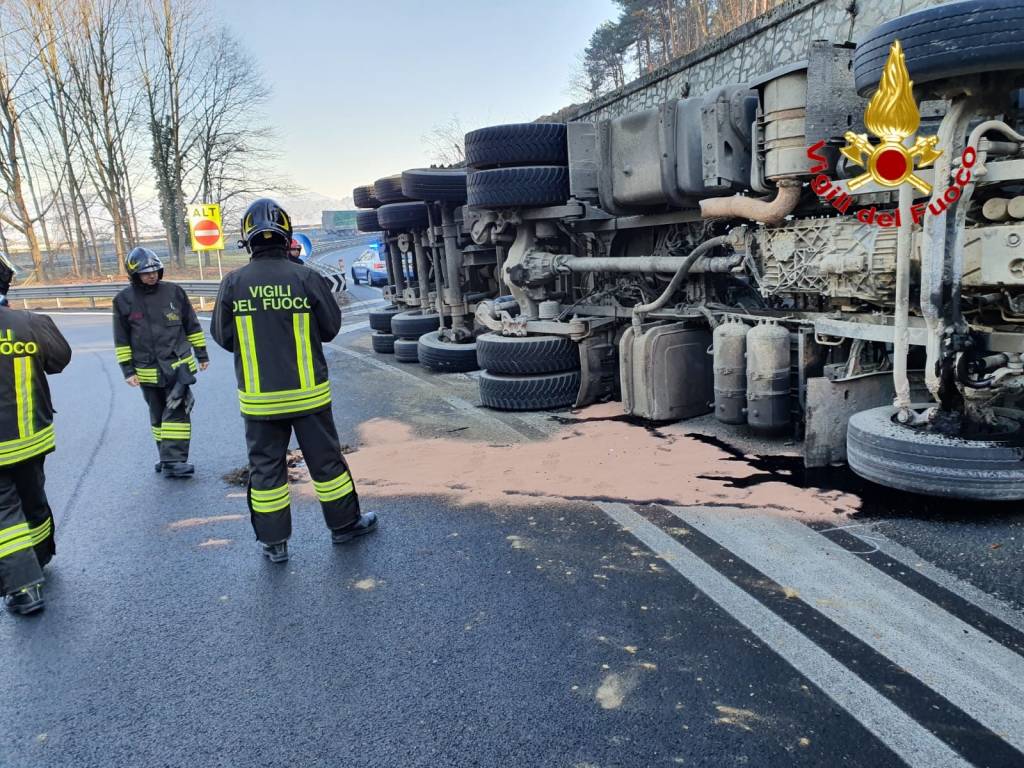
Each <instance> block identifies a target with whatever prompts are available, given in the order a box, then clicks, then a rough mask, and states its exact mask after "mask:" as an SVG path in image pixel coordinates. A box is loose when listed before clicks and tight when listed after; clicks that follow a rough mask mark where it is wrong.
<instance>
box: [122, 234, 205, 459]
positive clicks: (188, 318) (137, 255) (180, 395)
mask: <svg viewBox="0 0 1024 768" xmlns="http://www.w3.org/2000/svg"><path fill="white" fill-rule="evenodd" d="M125 268H126V270H127V272H128V275H129V277H130V279H131V285H129V286H128V287H127V288H125V289H124V290H123V291H121V292H120V293H119V294H117V296H116V297H115V298H114V349H115V352H116V354H117V362H118V363H120V365H121V373H122V374H123V375H124V378H125V381H126V382H127V383H128V384H129V385H131V386H133V387H138V386H141V387H142V396H143V397H144V398H145V399H146V404H147V405H148V406H149V423H150V426H151V428H152V430H153V439H154V440H155V441H156V447H157V451H158V453H159V461H157V463H156V466H155V467H154V469H156V471H157V472H163V474H164V477H171V478H185V477H191V476H192V475H193V474H194V473H195V467H194V466H193V465H192V464H189V463H188V449H189V443H190V441H191V439H192V423H191V419H190V414H191V412H192V406H193V404H194V402H195V398H194V397H193V396H192V391H191V386H192V385H193V384H195V381H196V380H195V376H194V375H193V374H195V373H196V372H197V371H200V370H203V371H205V370H206V368H207V366H208V365H209V364H210V363H209V360H210V358H209V354H208V353H207V351H206V337H205V336H204V335H203V329H202V327H201V326H200V325H199V318H197V317H196V312H195V310H194V309H193V308H192V302H191V301H189V298H188V295H187V294H186V293H185V291H184V289H182V288H181V286H178V285H175V284H174V283H168V282H164V280H163V276H164V265H163V263H162V262H161V261H160V257H159V256H157V255H156V254H155V253H153V251H151V250H149V249H148V248H135V249H134V250H133V251H132V252H131V253H129V254H128V258H127V259H125ZM193 350H195V351H194V353H193Z"/></svg>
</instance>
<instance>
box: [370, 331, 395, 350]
mask: <svg viewBox="0 0 1024 768" xmlns="http://www.w3.org/2000/svg"><path fill="white" fill-rule="evenodd" d="M370 344H372V345H373V351H374V352H379V353H380V354H382V355H390V354H393V353H394V351H395V337H394V336H392V335H391V334H390V333H375V334H373V336H371V337H370Z"/></svg>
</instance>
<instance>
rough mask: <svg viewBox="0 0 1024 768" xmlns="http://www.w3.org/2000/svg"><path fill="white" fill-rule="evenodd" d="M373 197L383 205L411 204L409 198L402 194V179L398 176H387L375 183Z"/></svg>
mask: <svg viewBox="0 0 1024 768" xmlns="http://www.w3.org/2000/svg"><path fill="white" fill-rule="evenodd" d="M373 196H374V197H376V198H377V199H378V200H380V202H381V203H408V202H409V198H407V197H406V196H405V195H403V194H402V177H401V176H400V175H398V174H395V175H394V176H385V177H384V178H383V179H377V180H376V181H375V182H373Z"/></svg>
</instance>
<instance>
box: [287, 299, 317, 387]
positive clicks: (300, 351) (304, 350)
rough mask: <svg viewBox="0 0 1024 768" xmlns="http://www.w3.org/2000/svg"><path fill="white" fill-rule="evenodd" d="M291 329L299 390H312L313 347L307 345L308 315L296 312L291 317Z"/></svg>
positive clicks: (313, 378) (313, 379)
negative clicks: (293, 335) (293, 338)
mask: <svg viewBox="0 0 1024 768" xmlns="http://www.w3.org/2000/svg"><path fill="white" fill-rule="evenodd" d="M292 328H293V331H294V333H295V367H296V369H297V370H298V372H299V389H310V388H312V386H313V384H314V381H315V377H314V375H313V347H312V346H311V345H310V343H309V313H308V312H297V313H295V314H294V315H292Z"/></svg>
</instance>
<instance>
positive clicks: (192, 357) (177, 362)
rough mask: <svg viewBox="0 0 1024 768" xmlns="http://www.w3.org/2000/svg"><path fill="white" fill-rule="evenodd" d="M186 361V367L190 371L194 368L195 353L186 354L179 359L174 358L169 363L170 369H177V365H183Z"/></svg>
mask: <svg viewBox="0 0 1024 768" xmlns="http://www.w3.org/2000/svg"><path fill="white" fill-rule="evenodd" d="M186 363H188V367H189V368H190V369H191V370H192V371H195V370H196V358H195V355H186V356H185V357H183V358H181V359H180V360H175V361H174V362H173V363H171V370H172V371H173V370H175V369H177V368H178V366H180V365H185V364H186Z"/></svg>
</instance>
